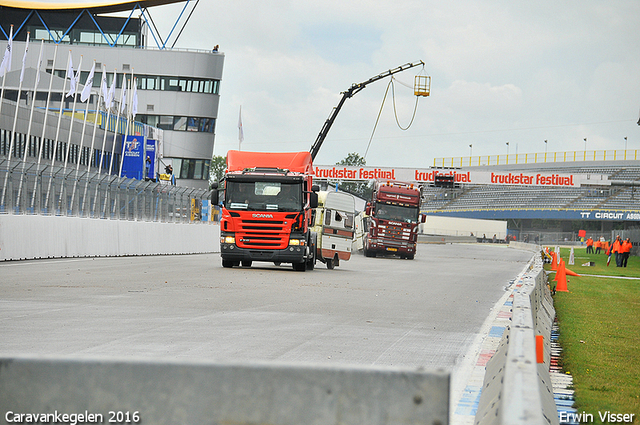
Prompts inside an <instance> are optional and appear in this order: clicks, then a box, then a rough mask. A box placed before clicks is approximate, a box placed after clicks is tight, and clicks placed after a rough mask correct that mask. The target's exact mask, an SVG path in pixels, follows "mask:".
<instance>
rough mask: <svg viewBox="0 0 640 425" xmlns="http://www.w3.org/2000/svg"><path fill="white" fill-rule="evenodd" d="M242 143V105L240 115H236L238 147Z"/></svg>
mask: <svg viewBox="0 0 640 425" xmlns="http://www.w3.org/2000/svg"><path fill="white" fill-rule="evenodd" d="M243 141H244V131H242V105H240V114H239V115H238V146H240V143H242V142H243Z"/></svg>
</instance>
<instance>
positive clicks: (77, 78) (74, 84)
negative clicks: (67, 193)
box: [58, 55, 82, 214]
mask: <svg viewBox="0 0 640 425" xmlns="http://www.w3.org/2000/svg"><path fill="white" fill-rule="evenodd" d="M81 72H82V55H80V62H79V63H78V71H77V72H76V75H75V76H74V77H72V78H73V79H74V80H75V81H73V80H72V82H71V84H72V86H71V87H70V90H69V93H67V97H69V96H71V92H73V108H72V109H71V122H70V123H69V137H67V153H66V155H65V156H64V167H63V168H62V179H63V181H64V180H65V179H66V178H67V175H66V174H67V164H68V163H69V156H70V154H71V136H72V135H73V123H74V121H75V115H76V105H77V104H78V96H77V92H78V83H79V81H80V74H81ZM63 195H64V190H62V187H60V197H59V198H58V211H60V212H62V196H63ZM67 208H68V207H67ZM67 214H68V209H67Z"/></svg>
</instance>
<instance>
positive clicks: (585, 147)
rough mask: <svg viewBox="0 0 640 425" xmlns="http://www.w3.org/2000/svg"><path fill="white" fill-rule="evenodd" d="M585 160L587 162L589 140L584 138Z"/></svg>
mask: <svg viewBox="0 0 640 425" xmlns="http://www.w3.org/2000/svg"><path fill="white" fill-rule="evenodd" d="M584 160H585V161H586V160H587V138H586V137H585V138H584Z"/></svg>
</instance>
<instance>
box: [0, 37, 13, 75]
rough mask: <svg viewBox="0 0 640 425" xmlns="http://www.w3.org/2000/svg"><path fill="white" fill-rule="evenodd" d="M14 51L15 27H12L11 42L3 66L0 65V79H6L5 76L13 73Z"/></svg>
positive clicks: (8, 44)
mask: <svg viewBox="0 0 640 425" xmlns="http://www.w3.org/2000/svg"><path fill="white" fill-rule="evenodd" d="M12 50H13V25H11V31H10V33H9V41H8V42H7V49H6V50H5V51H4V56H3V57H2V64H0V77H4V76H5V74H6V73H7V72H9V71H11V51H12Z"/></svg>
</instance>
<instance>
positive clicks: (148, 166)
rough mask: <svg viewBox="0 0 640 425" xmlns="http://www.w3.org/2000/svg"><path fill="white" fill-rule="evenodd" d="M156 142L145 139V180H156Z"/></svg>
mask: <svg viewBox="0 0 640 425" xmlns="http://www.w3.org/2000/svg"><path fill="white" fill-rule="evenodd" d="M156 152H157V149H156V141H155V140H153V139H147V143H146V158H145V178H147V179H149V180H154V181H155V179H156V173H157V170H156V164H157V155H156Z"/></svg>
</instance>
